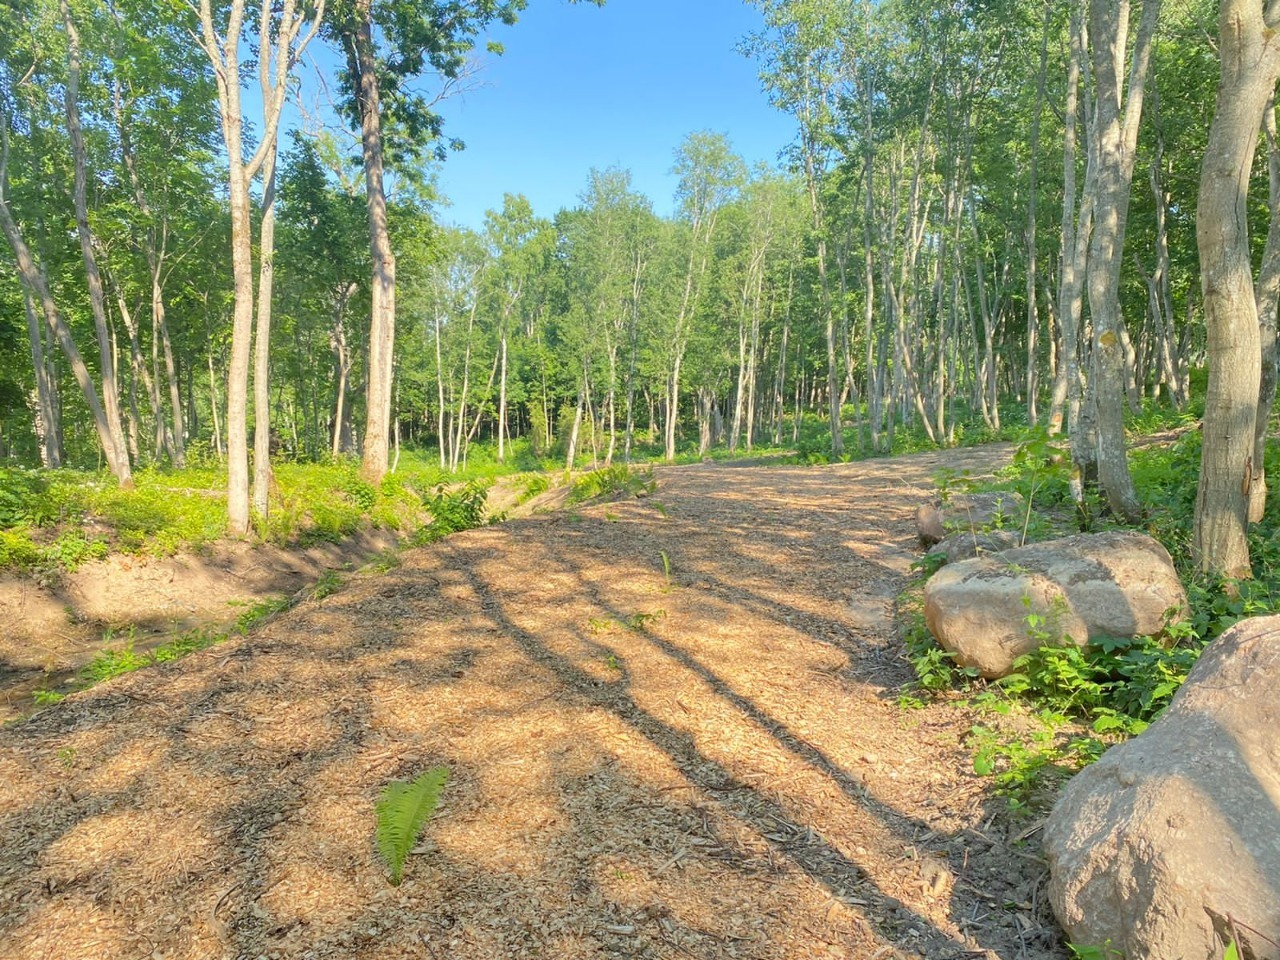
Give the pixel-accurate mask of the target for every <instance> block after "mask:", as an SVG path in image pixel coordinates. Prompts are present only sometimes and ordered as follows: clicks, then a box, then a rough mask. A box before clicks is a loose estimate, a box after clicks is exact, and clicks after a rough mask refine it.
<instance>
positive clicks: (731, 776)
mask: <svg viewBox="0 0 1280 960" xmlns="http://www.w3.org/2000/svg"><path fill="white" fill-rule="evenodd" d="M943 456H944V455H939V454H930V455H922V456H915V457H907V458H899V459H896V460H882V461H876V462H872V463H868V464H852V465H846V466H838V467H829V468H814V469H803V468H751V469H737V468H731V467H726V466H714V465H707V466H700V467H690V468H674V469H669V470H662V471H659V480H660V482H659V487H658V490H657V492H656V493H655V494H654V495H653V496H652V497H650V498H648V499H644V500H635V501H629V502H626V503H617V504H609V505H603V506H594V507H589V508H585V509H580V510H578V511H577V512H562V513H556V514H551V515H546V516H541V517H535V518H533V519H527V520H517V521H512V522H509V523H507V524H503V525H501V526H496V527H489V528H485V529H482V530H476V531H471V532H469V533H466V534H461V535H457V536H454V537H451V538H449V539H448V540H446V541H444V542H442V543H440V544H437V545H436V546H434V547H432V548H428V549H423V550H418V551H413V552H411V553H408V554H406V555H405V560H404V563H403V564H402V565H401V566H400V567H398V568H397V569H394V570H392V571H391V572H389V573H387V574H385V575H383V576H378V577H374V576H369V577H360V578H357V579H355V580H354V581H352V582H351V583H350V584H348V585H347V586H346V587H345V588H344V589H342V590H341V591H339V592H338V593H336V594H334V595H332V596H330V597H327V598H325V599H324V600H321V601H318V602H308V603H304V604H303V605H301V606H299V607H298V608H297V609H295V610H293V611H291V612H290V613H288V614H285V615H284V616H282V617H281V618H279V619H278V620H276V621H274V622H273V623H272V624H270V625H269V626H268V627H267V628H265V629H264V630H263V631H262V632H261V633H260V634H258V635H255V636H253V637H250V638H249V639H247V640H243V641H234V642H231V643H228V644H225V645H222V646H219V647H217V648H214V649H212V650H209V651H206V652H204V653H202V654H197V655H194V656H192V657H190V658H188V659H186V660H183V661H180V662H178V663H175V664H168V665H165V666H163V667H160V668H156V669H152V670H147V671H143V672H140V673H137V674H132V675H129V676H126V677H122V678H119V679H117V680H115V681H112V682H111V683H108V684H105V685H103V686H101V687H98V688H95V689H94V690H92V691H89V692H87V693H85V694H81V695H78V696H77V697H75V698H73V699H72V700H69V701H68V702H66V703H64V704H62V705H60V706H58V707H56V708H53V709H50V710H48V711H46V712H44V713H42V714H39V715H37V716H36V717H35V718H33V719H31V720H29V721H27V722H26V723H24V724H22V725H19V726H16V727H12V728H9V729H6V730H3V731H0V957H3V958H4V960H10V958H12V960H18V958H23V960H26V958H31V960H35V958H53V960H61V958H95V960H116V958H119V960H134V958H142V957H163V958H166V960H172V958H179V957H181V958H238V957H245V958H258V957H267V958H285V957H290V958H293V957H296V958H308V960H323V958H348V957H358V958H369V960H374V958H377V960H382V958H399V957H406V958H407V957H415V958H421V957H429V958H441V960H443V958H446V957H447V958H450V960H469V958H477V960H479V958H503V957H512V958H517V957H518V958H525V957H547V958H566V960H570V958H586V957H619V958H622V957H634V958H650V957H652V958H657V957H661V958H688V957H692V958H702V960H712V958H776V960H792V958H817V957H823V958H826V957H847V958H858V960H862V958H867V960H871V958H881V957H928V958H947V957H957V958H958V957H1000V958H1008V960H1012V958H1032V960H1046V958H1050V957H1053V958H1057V957H1061V956H1064V955H1065V954H1063V953H1062V952H1060V950H1059V949H1058V948H1057V947H1056V946H1055V945H1054V944H1055V941H1056V937H1057V934H1056V932H1055V931H1054V930H1053V929H1051V925H1050V923H1049V921H1048V919H1047V913H1046V912H1045V909H1044V905H1043V898H1042V896H1041V893H1042V883H1043V879H1044V877H1043V866H1042V865H1041V864H1040V863H1039V862H1038V860H1037V859H1036V853H1037V850H1036V848H1035V846H1034V843H1032V844H1031V845H1030V846H1028V847H1027V848H1026V849H1025V850H1023V849H1018V848H1017V847H1016V846H1014V845H1012V844H1011V843H1010V842H1008V840H1009V835H1010V834H1014V833H1017V832H1018V831H1021V830H1024V829H1025V828H1026V826H1027V825H1026V824H1025V823H1020V822H1006V821H1005V818H1004V815H1003V814H1002V813H1001V812H1000V811H1001V810H1003V807H1004V804H1003V802H1002V801H1000V800H998V799H996V800H993V799H992V798H990V797H989V796H988V795H987V793H986V785H985V784H984V783H983V782H981V781H979V780H977V779H975V778H974V777H973V776H972V775H971V774H970V773H969V772H968V771H969V769H970V754H969V751H968V750H966V749H965V748H964V746H963V745H962V744H961V743H960V737H961V735H962V734H963V732H964V731H965V730H966V729H967V727H968V725H969V723H971V722H972V719H971V718H966V717H965V716H964V715H963V714H962V713H960V712H959V711H957V710H954V709H951V708H944V707H935V708H930V709H928V710H917V711H904V710H903V709H902V708H900V707H899V706H898V704H897V702H896V691H897V689H898V686H899V685H900V684H901V683H902V682H903V681H904V680H906V679H907V677H908V672H907V670H906V666H905V664H904V663H903V661H902V658H901V653H900V649H899V646H898V645H897V644H896V643H895V642H894V641H893V639H892V630H891V625H890V623H889V619H888V614H889V609H890V605H891V602H892V598H893V597H894V595H895V594H896V593H897V591H898V590H899V589H900V588H901V586H902V584H903V581H904V574H905V573H906V571H907V568H908V566H909V564H910V562H911V560H912V559H913V558H914V556H915V553H914V551H913V542H912V534H913V528H912V524H911V516H912V512H913V510H914V507H915V505H916V503H917V502H918V500H919V498H920V496H921V495H922V492H923V490H924V489H925V488H927V487H928V486H929V481H928V478H929V475H930V473H931V471H932V470H934V469H936V468H937V467H938V466H939V465H941V464H942V463H943ZM1006 457H1007V450H1000V449H995V448H986V449H979V450H972V451H961V452H959V453H948V454H946V455H945V462H946V465H948V466H951V467H953V468H964V467H969V468H971V469H973V470H974V472H975V473H980V472H983V470H985V469H987V468H989V467H990V466H991V465H993V464H995V463H998V462H1000V461H1001V460H1002V459H1004V458H1006ZM440 763H445V764H448V766H449V767H450V768H451V770H452V774H453V776H452V779H451V781H450V783H449V785H448V787H447V788H446V792H445V798H444V801H443V803H442V805H441V807H440V809H439V810H438V811H437V813H436V815H435V818H434V819H433V821H432V822H431V824H430V826H429V828H428V830H427V832H426V834H425V836H426V839H424V841H423V843H422V845H421V846H420V847H419V849H418V851H417V852H416V853H415V855H413V856H411V857H410V859H409V862H408V866H407V870H406V879H405V882H404V883H403V885H402V886H400V887H391V886H390V885H388V883H387V882H386V879H385V871H384V869H383V868H382V867H381V865H380V864H379V862H378V861H377V859H376V857H375V854H374V848H373V840H372V833H373V828H372V822H373V819H372V808H373V803H374V801H375V800H376V798H377V796H378V794H379V792H380V791H381V789H382V787H383V786H384V784H385V783H386V782H387V781H388V780H391V779H393V778H397V777H411V776H413V775H415V774H416V773H418V772H420V771H422V770H424V769H426V768H427V767H430V766H433V765H436V764H440Z"/></svg>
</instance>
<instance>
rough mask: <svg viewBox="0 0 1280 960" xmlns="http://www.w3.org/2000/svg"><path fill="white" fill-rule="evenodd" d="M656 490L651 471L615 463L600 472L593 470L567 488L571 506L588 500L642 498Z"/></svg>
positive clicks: (655, 482)
mask: <svg viewBox="0 0 1280 960" xmlns="http://www.w3.org/2000/svg"><path fill="white" fill-rule="evenodd" d="M655 489H657V481H655V480H654V478H653V471H652V470H635V469H633V468H631V467H629V466H627V465H626V464H621V463H616V464H614V465H613V466H611V467H605V468H604V469H602V470H593V471H592V472H591V473H588V474H586V475H585V476H582V477H579V478H577V479H576V480H574V481H573V484H572V486H571V487H570V488H569V499H568V502H569V503H570V504H571V505H576V504H579V503H586V502H587V501H589V500H622V499H626V498H630V497H638V496H644V495H648V494H650V493H652V492H653V491H654V490H655Z"/></svg>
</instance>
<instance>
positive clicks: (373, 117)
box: [347, 0, 396, 483]
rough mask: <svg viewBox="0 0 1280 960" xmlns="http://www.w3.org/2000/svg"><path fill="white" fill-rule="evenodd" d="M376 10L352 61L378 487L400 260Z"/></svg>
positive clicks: (366, 18)
mask: <svg viewBox="0 0 1280 960" xmlns="http://www.w3.org/2000/svg"><path fill="white" fill-rule="evenodd" d="M372 6H373V0H356V4H355V15H356V29H355V35H354V36H353V37H352V38H351V41H352V42H351V44H350V46H349V48H348V55H347V56H348V69H349V70H350V71H351V76H353V77H356V78H358V80H359V85H358V91H357V97H356V100H357V103H358V104H359V107H360V140H361V145H362V151H363V158H364V174H365V195H366V198H367V201H368V205H369V251H370V254H371V255H372V258H373V283H372V286H371V293H372V306H373V309H372V315H371V318H370V323H369V373H368V394H367V397H368V400H367V407H368V409H367V411H366V417H367V419H366V429H365V439H364V460H363V464H362V466H361V472H362V473H363V474H364V477H365V479H366V480H369V481H371V482H374V483H377V482H380V481H381V480H382V478H383V476H384V475H385V474H386V472H387V465H388V449H387V442H388V436H389V434H390V427H391V381H392V356H393V353H394V350H395V335H396V258H395V254H394V253H392V250H391V234H390V232H389V230H388V228H387V195H386V191H385V189H384V188H383V182H382V167H383V158H382V115H381V107H380V105H379V94H378V75H377V60H376V57H375V55H374V47H373V22H372Z"/></svg>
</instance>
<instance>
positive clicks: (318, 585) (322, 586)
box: [311, 570, 342, 600]
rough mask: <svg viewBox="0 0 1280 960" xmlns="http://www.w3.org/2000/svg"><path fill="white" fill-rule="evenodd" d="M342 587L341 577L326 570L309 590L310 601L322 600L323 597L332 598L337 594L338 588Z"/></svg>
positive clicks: (333, 571) (332, 571)
mask: <svg viewBox="0 0 1280 960" xmlns="http://www.w3.org/2000/svg"><path fill="white" fill-rule="evenodd" d="M341 586H342V575H341V574H339V573H338V572H337V571H336V570H326V571H325V572H324V573H323V574H321V575H320V579H319V580H317V581H316V582H315V585H314V586H313V587H312V588H311V599H312V600H323V599H324V598H325V597H328V596H332V595H333V594H335V593H337V592H338V588H339V587H341Z"/></svg>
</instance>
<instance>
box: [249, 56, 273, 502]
mask: <svg viewBox="0 0 1280 960" xmlns="http://www.w3.org/2000/svg"><path fill="white" fill-rule="evenodd" d="M263 88H264V89H263V91H262V92H263V96H264V97H265V96H266V95H267V94H268V92H269V88H267V86H266V81H265V78H264V82H263ZM262 183H263V186H262V225H261V228H260V230H259V238H260V239H259V245H258V317H257V324H256V330H255V337H254V344H253V349H254V356H253V509H254V510H255V511H256V512H257V515H258V522H259V523H265V522H266V520H267V517H268V513H269V510H270V503H271V393H270V387H271V382H270V378H271V291H272V286H273V281H274V277H275V257H276V239H275V236H276V148H275V145H274V144H273V145H272V146H271V147H270V148H269V149H268V150H267V156H266V159H265V160H264V161H263V162H262Z"/></svg>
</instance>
